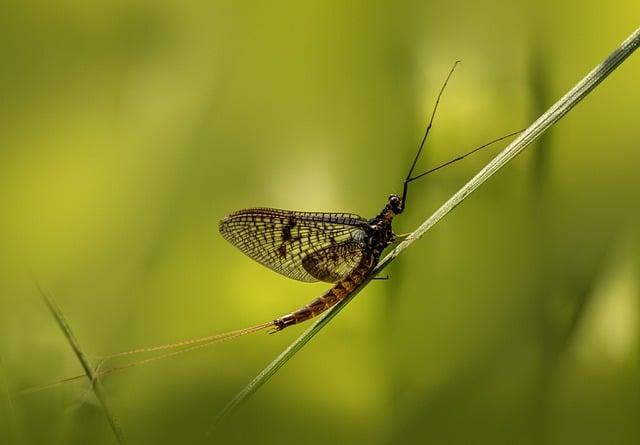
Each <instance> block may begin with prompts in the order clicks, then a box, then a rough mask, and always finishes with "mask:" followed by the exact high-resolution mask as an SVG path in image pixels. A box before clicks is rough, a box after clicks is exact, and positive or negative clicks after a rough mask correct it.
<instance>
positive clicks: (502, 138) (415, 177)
mask: <svg viewBox="0 0 640 445" xmlns="http://www.w3.org/2000/svg"><path fill="white" fill-rule="evenodd" d="M523 131H524V129H522V130H518V131H514V132H513V133H509V134H507V135H504V136H501V137H499V138H497V139H494V140H492V141H489V142H487V143H486V144H482V145H481V146H479V147H476V148H474V149H473V150H471V151H469V152H467V153H465V154H463V155H460V156H458V157H457V158H454V159H451V160H450V161H447V162H445V163H444V164H440V165H438V166H437V167H433V168H432V169H430V170H427V171H426V172H424V173H420V174H419V175H416V176H414V177H412V178H409V179H407V180H406V181H405V184H406V183H409V182H413V181H415V180H416V179H419V178H422V177H423V176H426V175H428V174H429V173H433V172H434V171H436V170H440V169H441V168H443V167H446V166H447V165H451V164H453V163H454V162H458V161H462V160H463V159H464V158H466V157H467V156H469V155H472V154H474V153H475V152H477V151H479V150H482V149H483V148H485V147H488V146H489V145H493V144H495V143H496V142H500V141H502V140H504V139H507V138H510V137H511V136H515V135H517V134H520V133H522V132H523Z"/></svg>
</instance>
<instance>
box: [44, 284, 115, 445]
mask: <svg viewBox="0 0 640 445" xmlns="http://www.w3.org/2000/svg"><path fill="white" fill-rule="evenodd" d="M38 291H39V292H40V295H41V296H42V298H43V299H44V301H45V303H46V304H47V306H48V307H49V310H50V311H51V314H52V315H53V316H54V318H55V319H56V321H57V322H58V325H59V326H60V329H62V332H63V333H64V335H65V337H67V340H68V341H69V344H70V345H71V348H72V349H73V352H75V354H76V357H78V360H79V361H80V364H81V365H82V368H83V369H84V372H85V374H86V376H87V378H88V379H89V382H91V387H92V388H93V392H94V393H95V395H96V397H97V399H98V401H99V402H100V405H101V406H102V411H103V412H104V415H105V416H106V417H107V420H108V422H109V425H110V426H111V429H112V430H113V434H115V436H116V439H118V442H119V443H121V444H124V443H125V439H124V433H123V431H122V429H121V428H120V425H119V424H118V422H117V420H116V418H115V416H114V415H113V412H112V411H111V409H110V407H109V404H108V402H107V398H106V395H105V392H104V389H103V387H102V383H100V380H99V379H98V375H97V374H96V372H95V370H94V369H93V366H91V363H90V362H89V359H88V358H87V356H86V355H85V354H84V352H82V349H81V348H80V344H79V343H78V340H77V339H76V337H75V335H73V331H71V327H70V326H69V324H68V323H67V320H66V319H65V318H64V315H63V314H62V311H61V310H60V307H59V306H58V305H57V303H56V302H55V301H54V300H53V298H51V296H49V295H48V294H47V293H46V292H45V291H44V290H43V289H42V288H41V287H40V286H38Z"/></svg>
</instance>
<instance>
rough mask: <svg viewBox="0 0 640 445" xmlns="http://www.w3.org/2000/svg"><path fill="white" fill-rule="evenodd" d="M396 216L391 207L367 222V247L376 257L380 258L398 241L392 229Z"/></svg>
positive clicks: (387, 207)
mask: <svg viewBox="0 0 640 445" xmlns="http://www.w3.org/2000/svg"><path fill="white" fill-rule="evenodd" d="M395 215H396V214H395V213H394V211H393V210H391V209H390V208H389V206H385V207H384V209H382V211H381V212H380V213H379V214H378V215H376V216H374V217H373V218H371V219H370V220H369V221H368V222H367V227H366V228H365V232H366V233H367V237H366V240H365V242H366V247H367V249H370V251H372V253H374V254H375V255H376V256H379V255H380V254H381V253H382V251H383V250H384V249H385V248H386V247H387V246H388V245H389V244H391V243H392V242H393V241H394V240H395V239H396V236H395V234H394V233H393V229H392V227H391V225H392V222H393V217H394V216H395Z"/></svg>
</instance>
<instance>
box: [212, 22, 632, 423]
mask: <svg viewBox="0 0 640 445" xmlns="http://www.w3.org/2000/svg"><path fill="white" fill-rule="evenodd" d="M638 46H640V28H638V29H636V30H635V31H634V32H633V33H632V34H631V35H630V36H629V37H628V38H627V39H626V40H625V41H624V42H622V44H621V45H620V46H619V47H618V48H616V49H615V50H614V51H613V52H612V53H611V54H610V55H609V56H608V57H607V58H606V59H605V60H604V61H603V62H602V63H600V64H599V65H597V66H596V67H595V68H594V69H593V70H592V71H591V72H589V73H588V74H587V75H586V76H585V77H584V78H583V79H582V80H580V82H578V83H577V84H576V85H575V86H574V87H573V88H572V89H571V90H570V91H569V92H568V93H566V94H565V95H564V96H563V97H562V98H560V99H559V100H558V101H557V102H556V103H555V104H554V105H553V106H551V108H549V109H548V110H547V111H546V112H545V113H544V114H542V115H541V116H540V117H539V118H538V119H537V120H536V121H535V122H533V123H532V124H531V125H530V126H529V127H528V128H527V129H526V130H525V131H524V132H522V133H521V134H520V136H518V137H517V138H516V139H515V140H514V141H513V142H511V143H510V144H509V145H508V146H507V147H506V148H505V149H504V150H503V151H502V152H500V153H499V154H498V155H497V156H496V157H495V158H494V159H493V160H492V161H491V162H489V163H488V164H487V165H486V166H485V167H484V168H483V169H482V170H480V172H478V174H476V175H475V176H474V177H473V178H472V179H471V180H470V181H469V182H467V183H466V184H465V185H464V186H463V187H462V188H461V189H460V190H459V191H458V192H456V193H455V194H454V195H453V196H451V198H449V199H448V200H447V201H446V202H445V203H444V204H443V205H442V206H441V207H440V208H439V209H438V210H436V211H435V213H433V215H431V216H430V217H429V218H428V219H427V220H426V221H424V222H423V223H422V225H420V227H418V228H417V229H416V230H415V231H414V232H413V233H411V235H409V236H408V237H407V239H406V240H404V241H403V242H402V243H400V244H399V245H398V246H397V247H396V248H395V249H394V250H393V251H391V252H390V253H389V254H388V255H386V256H385V257H384V258H383V259H382V260H381V261H380V263H379V264H378V266H377V267H376V268H375V270H374V271H373V273H372V276H375V275H376V274H378V273H379V272H380V271H382V270H383V269H384V268H385V267H387V266H388V265H389V264H390V263H391V262H392V261H393V260H394V259H395V258H396V257H397V256H398V255H400V253H402V251H404V250H405V249H406V248H407V247H409V246H410V245H411V244H412V243H413V242H415V241H416V240H418V239H420V238H421V237H422V236H423V235H424V234H425V233H426V232H427V231H428V230H429V229H431V227H433V226H434V225H435V224H436V223H437V222H438V221H440V220H441V219H442V218H443V217H444V216H446V215H447V214H448V213H449V212H451V211H452V210H453V209H454V208H455V207H457V206H458V205H459V204H460V203H461V202H462V201H464V200H465V199H466V198H467V197H468V196H469V195H470V194H471V193H473V192H474V191H475V190H476V189H477V188H478V187H479V186H480V185H482V184H483V183H484V182H485V181H486V180H487V179H489V178H490V177H491V176H493V175H494V174H495V173H496V172H497V171H498V170H500V169H501V168H502V167H504V166H505V165H506V164H507V163H508V162H509V161H510V160H512V159H513V158H514V157H515V156H517V155H518V154H519V153H520V152H522V150H524V149H525V148H526V147H527V146H528V145H530V144H531V143H532V142H533V141H535V140H536V139H537V138H538V137H539V136H540V135H541V134H542V133H544V132H545V131H546V130H548V129H549V128H550V127H551V126H552V125H553V124H555V123H556V122H557V121H558V120H560V119H561V118H562V117H563V116H564V115H565V114H566V113H567V112H569V110H571V109H572V108H573V107H574V106H576V105H577V104H578V103H579V102H580V101H581V100H582V99H584V98H585V97H586V96H587V95H588V94H589V93H590V92H591V91H592V90H593V89H594V88H595V87H596V86H598V84H599V83H600V82H602V81H603V80H604V79H605V78H606V77H607V76H608V75H609V74H611V72H612V71H613V70H615V68H616V67H617V66H618V65H620V64H621V63H622V62H623V61H624V60H625V59H626V58H627V57H629V56H630V55H631V54H632V53H633V52H634V51H635V50H636V49H637V48H638ZM370 281H371V280H370V279H369V280H366V281H365V282H364V283H362V284H361V285H360V286H358V288H357V289H356V290H355V291H354V292H352V293H351V295H349V297H347V298H345V299H344V300H342V301H341V302H339V303H338V304H337V305H336V306H335V307H334V308H333V309H331V310H330V311H329V312H328V313H327V314H326V315H325V316H323V317H322V318H320V319H319V320H318V321H317V322H315V323H314V324H313V325H312V326H311V327H310V328H309V329H307V330H306V331H305V332H304V333H303V334H302V335H300V337H298V338H297V339H296V340H295V341H294V342H293V343H292V344H291V345H289V346H288V347H287V348H286V349H285V350H284V351H283V352H282V353H281V354H280V355H278V356H277V357H276V358H275V359H274V360H273V361H272V362H271V363H269V364H268V365H267V367H266V368H264V369H263V370H262V371H261V372H260V373H259V374H258V375H257V376H256V377H255V378H254V379H253V380H252V381H251V382H249V384H248V385H247V386H246V387H245V388H243V389H242V391H240V392H239V393H238V395H236V396H235V397H234V398H233V399H232V400H231V401H230V402H229V403H228V404H227V406H226V407H225V408H224V409H223V411H222V412H221V413H220V414H219V416H218V418H217V422H220V421H222V420H223V419H225V418H226V417H228V416H230V415H232V414H233V413H234V412H235V411H236V410H237V409H238V408H239V407H240V406H241V405H242V404H243V403H245V402H246V401H247V400H249V399H250V398H251V396H252V395H253V394H255V392H256V391H257V390H258V389H260V387H261V386H262V385H264V384H265V383H266V382H267V381H269V379H270V378H271V377H272V376H273V375H274V374H275V373H276V372H277V371H278V370H279V369H280V368H282V366H284V364H285V363H286V362H287V361H289V359H291V358H292V357H293V356H294V355H295V354H296V353H297V352H298V351H299V350H300V349H302V347H303V346H304V345H305V344H307V343H308V342H309V340H311V339H312V338H313V337H314V336H315V335H316V334H317V333H318V332H320V330H321V329H322V328H323V327H324V326H326V325H327V324H328V323H329V322H330V321H331V320H332V319H333V317H335V316H336V315H338V313H339V312H340V311H341V310H342V309H344V307H345V306H346V305H347V304H349V303H350V302H351V300H353V298H355V296H356V295H357V294H358V293H359V292H360V291H361V290H362V289H363V288H364V287H365V286H366V285H367V284H368V283H369V282H370Z"/></svg>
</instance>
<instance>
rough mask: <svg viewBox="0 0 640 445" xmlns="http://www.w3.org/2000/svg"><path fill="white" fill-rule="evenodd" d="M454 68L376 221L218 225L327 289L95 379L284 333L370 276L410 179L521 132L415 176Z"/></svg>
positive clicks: (236, 241) (241, 220) (291, 216)
mask: <svg viewBox="0 0 640 445" xmlns="http://www.w3.org/2000/svg"><path fill="white" fill-rule="evenodd" d="M458 63H459V62H455V63H454V64H453V66H452V67H451V69H450V71H449V73H448V74H447V77H446V78H445V81H444V82H443V84H442V86H441V88H440V91H439V93H438V96H437V98H436V101H435V104H434V107H433V110H432V112H431V116H430V119H429V122H428V125H427V128H426V130H425V132H424V135H423V137H422V139H421V142H420V145H419V147H418V150H417V152H416V154H415V156H414V158H413V162H412V163H411V167H410V168H409V172H408V173H407V175H406V177H405V179H404V181H403V188H402V194H401V195H396V194H391V195H389V197H388V199H387V202H386V204H385V205H384V207H383V208H382V210H381V211H380V213H378V214H377V215H375V216H374V217H373V218H370V219H365V218H362V217H361V216H358V215H356V214H352V213H312V212H299V211H290V210H278V209H272V208H262V207H259V208H249V209H244V210H239V211H237V212H234V213H231V214H230V215H228V216H226V217H225V218H223V219H222V220H221V221H220V223H219V230H220V233H221V234H222V236H223V237H224V238H225V239H226V240H227V241H229V242H230V243H231V244H233V245H234V246H236V247H237V248H238V249H240V250H241V251H242V252H243V253H245V254H246V255H247V256H249V257H250V258H252V259H254V260H255V261H257V262H259V263H261V264H263V265H264V266H266V267H268V268H270V269H272V270H274V271H276V272H278V273H280V274H282V275H285V276H287V277H289V278H293V279H295V280H299V281H304V282H316V281H324V282H327V283H331V284H332V287H331V288H330V289H328V290H327V291H326V292H325V293H324V294H322V295H320V296H319V297H317V298H315V299H314V300H313V301H311V302H310V303H308V304H307V305H305V306H303V307H302V308H300V309H298V310H296V311H294V312H291V313H289V314H287V315H284V316H281V317H278V318H276V319H274V320H272V321H269V322H267V323H263V324H259V325H256V326H252V327H248V328H244V329H239V330H236V331H230V332H226V333H223V334H217V335H210V336H206V337H201V338H195V339H190V340H183V341H179V342H175V343H171V344H166V345H160V346H153V347H147V348H140V349H134V350H130V351H125V352H120V353H116V354H111V355H107V356H102V357H100V358H101V359H103V360H106V359H111V358H115V357H120V356H124V355H131V354H137V353H150V352H154V351H161V350H168V349H174V351H173V352H169V353H164V354H161V355H158V356H155V357H151V358H147V359H143V360H138V361H134V362H131V363H126V364H122V365H118V366H113V367H111V368H107V369H102V370H97V375H99V376H102V375H105V374H109V373H111V372H114V371H117V370H121V369H124V368H128V367H131V366H136V365H140V364H144V363H148V362H151V361H155V360H159V359H161V358H166V357H169V356H173V355H176V354H180V353H182V352H186V351H190V350H193V349H199V348H202V347H205V346H208V345H211V344H213V343H217V342H220V341H224V340H229V339H232V338H236V337H240V336H243V335H246V334H250V333H253V332H258V331H262V330H270V332H278V331H281V330H283V329H285V328H287V327H289V326H293V325H295V324H298V323H302V322H304V321H307V320H309V319H311V318H313V317H316V316H317V315H319V314H321V313H323V312H325V311H326V310H327V309H329V308H331V307H332V306H334V305H335V304H337V303H338V302H339V301H341V300H343V299H344V298H346V297H347V296H348V295H350V293H351V292H353V291H354V290H355V289H356V288H358V287H359V286H360V285H361V284H362V283H363V282H364V281H366V280H367V279H368V278H370V275H371V274H372V271H373V270H374V268H375V267H376V265H377V264H378V261H379V260H380V256H381V254H382V252H383V251H384V250H385V248H387V247H388V246H389V245H390V244H392V243H394V242H395V241H398V240H399V239H400V238H401V237H400V236H398V235H396V234H395V233H394V232H393V230H392V223H393V219H394V218H395V217H396V216H397V215H400V214H402V212H404V210H405V208H406V203H407V192H408V189H409V185H410V184H411V183H412V182H413V181H416V180H417V179H419V178H422V177H424V176H425V175H427V174H429V173H433V172H434V171H436V170H439V169H441V168H443V167H445V166H447V165H450V164H452V163H454V162H457V161H460V160H462V159H464V158H466V157H467V156H469V155H471V154H473V153H475V152H477V151H478V150H480V149H482V148H484V147H487V146H489V145H491V144H494V143H496V142H499V141H502V140H503V139H506V138H508V137H511V136H514V135H516V134H518V133H520V131H517V132H514V133H510V134H508V135H506V136H502V137H500V138H497V139H495V140H492V141H490V142H488V143H486V144H484V145H481V146H479V147H477V148H475V149H473V150H471V151H469V152H467V153H465V154H463V155H461V156H458V157H456V158H454V159H452V160H450V161H448V162H445V163H444V164H441V165H439V166H437V167H435V168H432V169H430V170H427V171H425V172H423V173H420V174H414V171H415V168H416V165H417V163H418V159H419V158H420V155H421V154H422V150H423V148H424V145H425V142H426V140H427V136H428V135H429V132H430V130H431V127H432V125H433V121H434V117H435V115H436V111H437V109H438V105H439V103H440V98H441V96H442V94H443V92H444V90H445V88H446V86H447V84H448V82H449V79H450V78H451V75H452V74H453V72H454V70H455V68H456V66H457V64H458ZM74 379H75V378H70V379H65V381H68V380H74Z"/></svg>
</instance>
